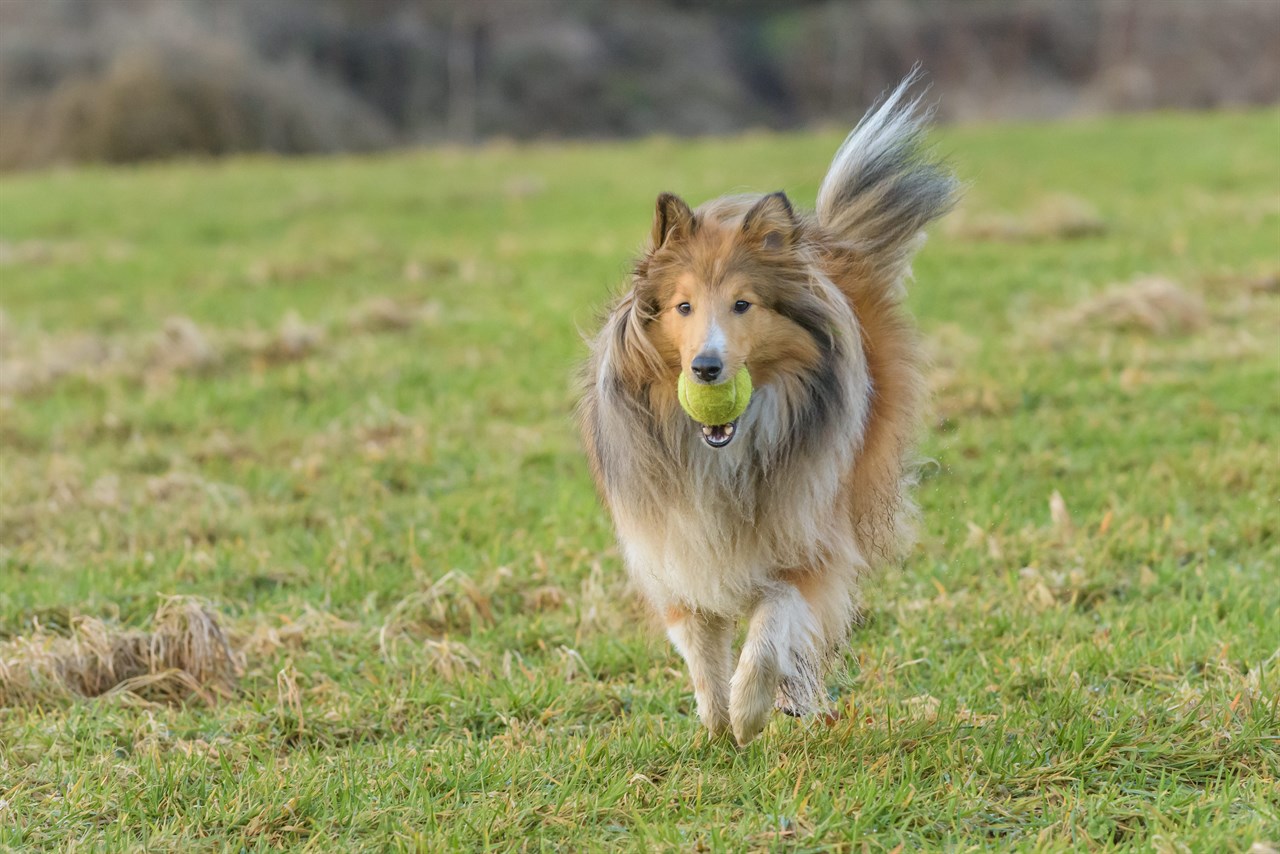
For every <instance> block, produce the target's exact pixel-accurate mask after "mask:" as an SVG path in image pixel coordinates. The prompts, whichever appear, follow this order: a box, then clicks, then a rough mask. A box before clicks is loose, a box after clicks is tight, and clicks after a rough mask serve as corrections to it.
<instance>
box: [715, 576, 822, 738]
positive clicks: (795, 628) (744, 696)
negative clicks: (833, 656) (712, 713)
mask: <svg viewBox="0 0 1280 854" xmlns="http://www.w3.org/2000/svg"><path fill="white" fill-rule="evenodd" d="M824 648H825V644H824V641H823V635H822V628H821V625H820V623H819V620H818V618H817V616H816V615H815V614H814V612H813V609H812V608H811V607H810V606H809V603H808V601H806V599H805V597H804V596H803V595H802V594H801V592H800V590H798V589H797V588H796V586H795V585H794V584H791V583H789V582H786V581H779V582H777V583H775V584H773V585H771V586H770V587H768V588H766V589H765V591H764V593H763V595H762V596H761V597H760V601H759V602H758V603H757V604H756V608H755V611H754V613H752V615H751V622H750V625H749V626H748V628H747V640H746V643H744V644H743V646H742V654H741V655H740V656H739V657H738V667H737V670H735V671H734V674H733V679H732V680H731V682H730V686H729V720H730V723H731V724H732V726H733V735H734V738H736V739H737V741H738V744H740V745H744V744H747V743H748V742H750V741H751V740H752V739H753V738H755V737H756V736H757V735H759V734H760V730H762V729H764V725H765V723H766V722H767V721H768V720H769V713H770V712H772V711H773V706H774V700H775V698H776V697H777V695H778V690H779V688H780V687H781V686H789V690H790V691H793V692H795V693H796V694H797V696H799V695H803V696H805V697H811V696H812V695H814V694H816V692H817V687H818V686H819V685H820V684H821V681H822V654H823V650H824Z"/></svg>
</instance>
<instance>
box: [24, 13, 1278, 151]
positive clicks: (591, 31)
mask: <svg viewBox="0 0 1280 854" xmlns="http://www.w3.org/2000/svg"><path fill="white" fill-rule="evenodd" d="M917 61H919V62H920V63H922V64H923V65H924V67H925V68H926V70H927V71H928V72H929V74H930V77H931V80H932V81H933V83H934V86H935V93H936V94H937V95H938V97H939V98H940V99H941V104H942V107H941V110H942V112H941V114H940V116H939V117H940V119H941V120H943V121H961V122H963V121H970V120H982V119H990V118H1013V117H1016V118H1024V117H1025V118H1048V117H1058V116H1070V115H1080V114H1090V113H1097V112H1108V111H1121V110H1150V109H1163V108H1190V109H1203V108H1212V107H1222V106H1234V105H1246V104H1262V103H1272V102H1275V101H1277V100H1280V2H1277V0H840V2H708V0H631V2H626V3H621V2H608V0H0V168H5V169H23V168H34V167H42V166H48V165H52V164H58V163H67V162H85V161H105V162H129V161H139V160H147V159H153V158H163V157H171V156H185V155H218V154H225V153H230V152H244V151H270V152H277V153H281V154H295V153H310V152H335V151H370V150H377V149H385V148H391V147H398V146H412V145H423V144H435V143H442V142H452V143H470V142H475V141H481V140H486V139H492V138H514V139H521V140H523V139H540V138H551V139H565V138H582V137H587V138H608V137H626V136H634V135H639V134H650V133H669V134H675V135H696V134H720V133H728V132H732V131H737V130H742V129H749V128H772V129H786V128H795V127H802V126H810V125H814V124H824V123H826V124H839V125H843V124H848V123H849V122H850V121H851V120H852V119H853V118H855V117H856V116H857V115H859V114H860V112H861V110H862V109H863V108H865V107H866V106H867V105H868V104H869V103H870V102H871V101H872V100H874V98H875V96H876V95H877V94H878V93H879V92H881V91H882V90H883V89H884V88H885V87H886V86H888V85H890V84H891V83H893V82H894V81H896V80H897V79H899V78H900V77H901V76H902V75H903V74H904V73H905V72H906V71H907V70H908V69H909V68H910V67H911V65H912V64H913V63H915V62H917Z"/></svg>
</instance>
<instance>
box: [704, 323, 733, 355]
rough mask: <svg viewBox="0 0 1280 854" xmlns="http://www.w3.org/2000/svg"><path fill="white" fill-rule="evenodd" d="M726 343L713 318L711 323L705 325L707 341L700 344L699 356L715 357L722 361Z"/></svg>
mask: <svg viewBox="0 0 1280 854" xmlns="http://www.w3.org/2000/svg"><path fill="white" fill-rule="evenodd" d="M728 343H729V340H728V339H727V338H726V337H725V334H724V329H723V328H721V326H720V324H719V323H717V322H716V320H715V318H712V319H711V323H710V324H708V325H707V339H706V340H705V341H704V342H702V350H701V351H700V353H699V355H703V356H715V357H717V358H719V359H720V360H721V361H723V360H724V351H725V347H726V346H728Z"/></svg>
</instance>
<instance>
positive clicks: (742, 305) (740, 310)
mask: <svg viewBox="0 0 1280 854" xmlns="http://www.w3.org/2000/svg"><path fill="white" fill-rule="evenodd" d="M749 308H751V303H749V302H747V301H746V300H744V299H740V300H738V301H737V302H735V303H734V304H733V313H734V314H746V313H747V309H749Z"/></svg>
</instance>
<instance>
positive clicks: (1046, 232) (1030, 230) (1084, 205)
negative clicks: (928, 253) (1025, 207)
mask: <svg viewBox="0 0 1280 854" xmlns="http://www.w3.org/2000/svg"><path fill="white" fill-rule="evenodd" d="M945 229H946V233H947V234H949V235H951V236H952V237H957V238H960V239H962V240H982V241H992V242H1004V243H1024V242H1025V243H1031V242H1035V241H1041V240H1078V239H1080V238H1084V237H1095V236H1098V235H1101V234H1106V232H1107V222H1106V220H1104V219H1103V218H1102V215H1101V214H1100V213H1098V209H1097V208H1095V207H1094V206H1093V205H1092V204H1091V203H1089V202H1088V201H1086V200H1084V199H1082V198H1080V197H1079V196H1072V195H1069V194H1066V193H1056V194H1053V195H1050V196H1045V197H1044V198H1042V199H1040V200H1039V201H1038V202H1037V203H1036V204H1035V206H1034V207H1032V208H1031V210H1029V211H1024V212H1022V213H1018V214H1013V213H987V214H973V215H969V214H966V213H965V212H964V210H963V209H962V210H961V211H958V212H957V213H956V214H955V215H954V216H953V217H952V218H951V219H950V220H948V223H947V225H946V226H945Z"/></svg>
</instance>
